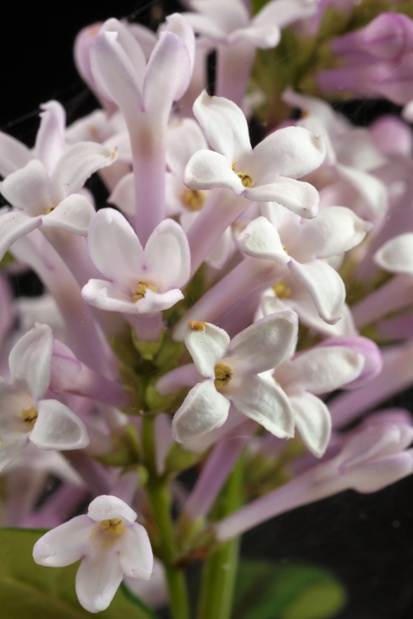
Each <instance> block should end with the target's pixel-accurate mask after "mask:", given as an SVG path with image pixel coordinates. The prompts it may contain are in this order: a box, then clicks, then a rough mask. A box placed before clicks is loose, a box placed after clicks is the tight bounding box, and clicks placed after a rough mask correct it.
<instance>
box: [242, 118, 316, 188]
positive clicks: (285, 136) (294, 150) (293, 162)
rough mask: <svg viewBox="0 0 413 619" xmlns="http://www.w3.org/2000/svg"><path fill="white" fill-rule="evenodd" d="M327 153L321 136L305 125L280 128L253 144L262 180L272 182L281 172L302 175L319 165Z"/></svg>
mask: <svg viewBox="0 0 413 619" xmlns="http://www.w3.org/2000/svg"><path fill="white" fill-rule="evenodd" d="M325 154H326V150H325V145H324V141H323V139H322V137H320V136H315V135H313V134H312V133H310V131H307V129H303V128H302V127H285V128H284V129H279V130H278V131H275V132H274V133H271V135H269V136H268V137H267V138H265V140H263V141H262V142H260V143H259V144H258V145H257V146H256V147H255V148H254V162H255V165H256V167H257V170H260V176H259V184H260V185H264V184H267V183H271V182H273V181H274V180H276V178H277V177H278V176H287V177H289V178H301V177H302V176H305V175H306V174H308V173H309V172H312V171H313V170H315V169H316V168H318V167H319V166H320V165H321V164H322V163H323V161H324V158H325Z"/></svg>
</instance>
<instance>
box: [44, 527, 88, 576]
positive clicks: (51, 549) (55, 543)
mask: <svg viewBox="0 0 413 619" xmlns="http://www.w3.org/2000/svg"><path fill="white" fill-rule="evenodd" d="M92 527H93V521H92V520H91V519H90V518H89V517H88V516H85V515H83V516H75V517H74V518H72V519H71V520H69V521H68V522H65V523H64V524H61V525H60V526H58V527H56V528H55V529H52V530H51V531H48V532H47V533H46V534H45V535H43V536H42V537H41V538H40V539H38V540H37V542H36V543H35V545H34V547H33V559H34V560H35V561H36V563H38V564H39V565H44V566H46V567H65V566H66V565H71V563H75V562H76V561H79V559H81V558H82V557H83V556H84V555H85V553H86V550H87V546H88V543H89V537H90V533H91V529H92Z"/></svg>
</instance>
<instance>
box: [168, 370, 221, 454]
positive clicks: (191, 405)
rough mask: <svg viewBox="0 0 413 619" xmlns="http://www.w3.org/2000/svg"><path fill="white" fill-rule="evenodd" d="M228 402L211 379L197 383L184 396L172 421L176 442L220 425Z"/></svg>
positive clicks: (205, 432)
mask: <svg viewBox="0 0 413 619" xmlns="http://www.w3.org/2000/svg"><path fill="white" fill-rule="evenodd" d="M229 407H230V403H229V401H228V400H227V398H225V397H224V396H223V395H221V394H220V393H218V391H217V390H216V389H215V386H214V383H213V381H212V380H206V381H204V382H202V383H198V385H195V387H193V388H192V389H191V391H190V392H189V393H188V395H187V396H186V398H185V400H184V401H183V403H182V405H181V407H180V408H179V409H178V411H177V412H176V414H175V417H174V418H173V421H172V430H173V434H174V438H175V440H176V441H177V442H178V443H182V442H183V441H186V440H189V439H190V438H194V437H196V436H201V435H202V434H207V433H208V432H211V430H214V429H215V428H219V427H220V426H222V425H223V424H224V423H225V421H226V419H227V417H228V411H229Z"/></svg>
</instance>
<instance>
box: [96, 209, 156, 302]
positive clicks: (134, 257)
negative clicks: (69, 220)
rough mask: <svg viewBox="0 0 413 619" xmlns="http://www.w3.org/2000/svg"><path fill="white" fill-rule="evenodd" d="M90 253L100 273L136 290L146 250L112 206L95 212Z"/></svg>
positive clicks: (123, 218) (142, 271)
mask: <svg viewBox="0 0 413 619" xmlns="http://www.w3.org/2000/svg"><path fill="white" fill-rule="evenodd" d="M88 242H89V250H90V255H91V258H92V260H93V262H94V263H95V265H96V266H97V268H98V269H99V271H100V272H101V273H103V275H104V276H105V277H107V278H108V279H110V280H112V281H114V282H121V283H122V284H123V285H124V286H125V287H126V288H128V289H131V290H132V289H133V288H134V287H136V283H137V282H138V281H139V279H140V277H141V276H142V277H143V275H144V269H143V249H142V246H141V244H140V241H139V239H138V237H137V236H136V234H135V231H134V230H133V228H132V226H131V225H130V224H129V223H128V222H127V220H126V219H125V217H123V215H121V213H119V212H118V211H115V209H112V208H105V209H102V210H100V211H98V212H97V213H96V215H95V216H94V218H93V220H92V223H91V225H90V229H89V235H88Z"/></svg>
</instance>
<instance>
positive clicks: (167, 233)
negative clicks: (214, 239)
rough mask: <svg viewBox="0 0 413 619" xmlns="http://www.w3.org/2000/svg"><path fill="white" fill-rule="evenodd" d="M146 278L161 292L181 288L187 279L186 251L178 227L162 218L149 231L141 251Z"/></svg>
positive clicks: (185, 240)
mask: <svg viewBox="0 0 413 619" xmlns="http://www.w3.org/2000/svg"><path fill="white" fill-rule="evenodd" d="M144 256H145V264H146V267H147V270H148V272H149V273H150V274H151V275H150V277H152V278H153V281H155V282H157V284H158V286H159V288H160V290H161V291H162V292H164V291H166V290H170V289H171V288H181V287H182V286H183V285H184V284H186V282H187V281H188V279H189V276H190V267H191V265H190V261H191V257H190V249H189V243H188V239H187V238H186V235H185V232H184V231H183V230H182V228H181V226H180V225H179V224H177V223H176V222H175V221H173V220H172V219H165V220H164V221H162V222H161V223H160V224H159V225H158V226H157V227H156V228H155V230H154V231H153V233H152V234H151V236H150V237H149V239H148V242H147V244H146V246H145V250H144Z"/></svg>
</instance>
